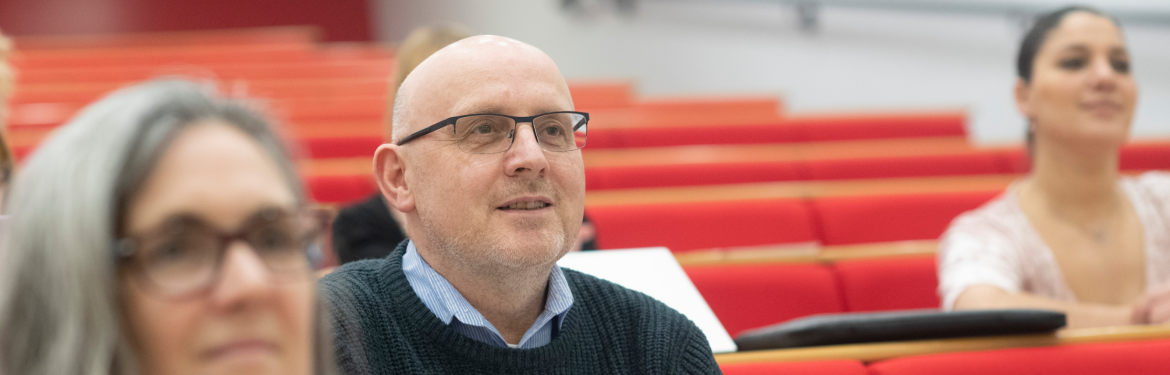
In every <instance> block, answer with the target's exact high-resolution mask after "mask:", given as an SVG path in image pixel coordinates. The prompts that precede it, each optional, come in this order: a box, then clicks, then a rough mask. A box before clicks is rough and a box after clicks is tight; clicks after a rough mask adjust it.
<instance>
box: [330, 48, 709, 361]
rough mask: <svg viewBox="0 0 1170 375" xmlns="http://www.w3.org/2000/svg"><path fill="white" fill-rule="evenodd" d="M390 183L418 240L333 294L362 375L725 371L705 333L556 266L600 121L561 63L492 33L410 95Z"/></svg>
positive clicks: (441, 60) (384, 181)
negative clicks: (577, 102) (579, 108)
mask: <svg viewBox="0 0 1170 375" xmlns="http://www.w3.org/2000/svg"><path fill="white" fill-rule="evenodd" d="M394 114H395V115H394V124H393V127H394V128H393V140H394V142H393V143H390V144H385V145H382V146H381V147H379V148H378V150H377V151H376V152H375V154H374V173H375V176H374V177H375V179H376V180H377V182H378V186H379V188H380V190H381V192H382V195H383V196H384V197H385V198H386V201H387V202H388V203H389V204H390V205H392V206H393V207H394V208H396V209H398V210H399V211H401V212H402V213H403V215H404V223H403V224H404V229H405V230H406V234H407V237H408V238H409V240H407V241H404V242H403V243H401V244H399V245H398V247H397V249H395V250H394V252H392V253H391V254H390V256H388V257H386V258H382V259H376V260H365V261H360V262H355V263H350V264H347V265H345V266H343V267H341V268H339V269H338V270H337V271H335V272H333V273H332V274H330V275H329V276H326V277H325V278H324V279H322V281H321V285H322V290H323V291H324V295H326V296H327V298H328V299H329V306H330V310H331V312H332V316H333V319H334V328H335V331H336V332H335V335H336V339H337V340H336V343H337V353H338V362H339V363H340V365H341V367H342V369H344V370H346V372H348V373H350V374H424V373H426V374H467V373H493V374H518V373H531V374H621V373H628V374H688V373H696V374H698V373H703V374H711V373H719V368H718V366H717V365H716V364H715V360H714V358H713V357H712V355H711V350H710V346H708V344H707V339H706V337H705V336H704V335H703V333H702V332H701V331H699V329H698V328H697V327H696V326H695V325H694V324H693V323H692V322H691V321H690V320H687V318H686V317H684V316H683V315H682V314H679V313H678V312H677V311H674V310H672V309H671V308H669V307H667V306H666V305H663V304H662V303H661V302H658V301H657V300H654V299H653V298H650V297H648V296H646V295H643V294H641V293H638V292H634V291H631V290H628V289H625V288H623V287H621V286H618V285H615V284H612V283H609V282H606V281H604V280H600V279H597V278H595V277H592V276H589V275H585V274H582V273H579V272H576V271H573V270H567V269H561V268H560V267H558V266H557V265H556V262H557V260H559V259H560V258H561V256H563V255H564V254H565V253H566V252H568V251H569V249H570V248H571V247H572V246H573V244H574V242H575V238H576V236H577V233H578V229H579V227H580V225H581V217H582V212H583V210H584V203H585V202H584V201H585V172H584V167H583V162H582V160H581V151H580V147H582V146H583V145H584V143H585V140H586V137H585V136H586V130H587V123H588V118H589V117H588V114H585V113H580V112H573V101H572V98H571V97H570V96H569V89H568V86H567V85H566V84H565V81H564V78H563V77H561V74H560V71H559V70H558V69H557V66H556V64H554V63H553V61H552V59H550V58H549V57H548V56H547V55H545V54H544V53H543V52H541V51H540V50H539V49H537V48H535V47H533V46H530V45H527V44H524V43H522V42H519V41H516V40H512V39H508V38H503V37H497V36H477V37H471V38H467V39H464V40H461V41H459V42H457V43H455V44H452V45H450V46H448V47H446V48H444V49H442V50H440V51H439V52H437V53H435V54H434V55H432V56H431V57H430V58H428V59H426V60H425V61H423V63H422V64H420V65H419V66H418V67H417V68H416V69H415V70H414V71H413V72H412V73H411V74H410V75H409V76H408V77H407V78H406V80H405V81H404V82H403V84H402V87H401V88H400V89H399V91H398V96H397V98H396V101H395V108H394Z"/></svg>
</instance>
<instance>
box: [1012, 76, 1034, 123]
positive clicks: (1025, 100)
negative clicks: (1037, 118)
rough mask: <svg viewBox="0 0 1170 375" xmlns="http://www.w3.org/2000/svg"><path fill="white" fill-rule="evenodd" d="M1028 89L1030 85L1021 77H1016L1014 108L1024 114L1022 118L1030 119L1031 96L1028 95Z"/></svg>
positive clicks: (1029, 89)
mask: <svg viewBox="0 0 1170 375" xmlns="http://www.w3.org/2000/svg"><path fill="white" fill-rule="evenodd" d="M1030 91H1031V87H1029V86H1028V83H1027V82H1024V79H1023V78H1016V87H1015V95H1014V97H1015V99H1016V109H1017V110H1019V111H1020V114H1022V115H1024V118H1026V119H1029V120H1031V119H1032V101H1031V97H1032V96H1031V95H1030V94H1031V93H1030Z"/></svg>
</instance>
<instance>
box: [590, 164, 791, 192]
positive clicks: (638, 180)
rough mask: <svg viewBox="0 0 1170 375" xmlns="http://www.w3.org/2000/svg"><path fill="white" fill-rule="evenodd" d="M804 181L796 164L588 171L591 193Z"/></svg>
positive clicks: (692, 165) (628, 167)
mask: <svg viewBox="0 0 1170 375" xmlns="http://www.w3.org/2000/svg"><path fill="white" fill-rule="evenodd" d="M798 179H801V175H800V173H799V171H798V169H797V166H796V163H793V162H787V161H776V162H757V163H709V164H672V165H639V166H623V167H599V168H588V169H586V170H585V187H586V188H587V189H589V190H604V189H629V188H644V187H665V186H695V185H712V184H739V183H748V182H770V181H789V180H798Z"/></svg>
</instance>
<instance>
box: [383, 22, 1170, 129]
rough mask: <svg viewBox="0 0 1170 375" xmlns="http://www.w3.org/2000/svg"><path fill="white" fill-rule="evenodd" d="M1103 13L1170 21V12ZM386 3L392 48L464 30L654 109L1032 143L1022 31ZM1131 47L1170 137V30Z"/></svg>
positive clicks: (1156, 117)
mask: <svg viewBox="0 0 1170 375" xmlns="http://www.w3.org/2000/svg"><path fill="white" fill-rule="evenodd" d="M935 1H967V2H971V1H982V0H935ZM1095 2H1096V3H1103V4H1100V5H1102V6H1104V7H1105V8H1106V9H1114V10H1130V11H1132V10H1139V11H1140V10H1153V11H1159V12H1170V1H1140V0H1129V1H1124V0H1113V1H1108V2H1106V1H1095ZM372 3H373V5H372V6H373V7H374V8H375V9H374V12H373V14H375V17H377V18H378V19H377V20H376V22H375V25H376V27H377V29H376V31H375V32H376V34H375V35H377V36H378V37H379V38H380V39H381V40H384V41H388V42H394V41H397V40H400V39H402V38H403V37H404V36H405V35H406V34H408V33H409V32H410V30H411V29H413V28H414V27H418V26H421V25H425V24H429V23H434V22H441V21H456V22H459V23H462V24H464V25H466V26H468V27H470V28H471V29H472V30H473V31H474V32H476V33H484V34H497V35H504V36H509V37H513V38H516V39H519V40H521V41H525V42H528V43H530V44H533V45H535V46H537V47H539V48H541V49H543V50H544V51H545V52H547V53H548V54H549V55H550V56H552V58H553V59H554V60H555V61H557V64H558V65H559V66H560V68H561V71H562V72H563V73H564V75H565V76H566V77H568V78H569V79H570V80H588V79H629V80H632V81H633V82H635V83H636V85H637V86H636V87H637V89H638V91H639V93H640V94H641V95H643V96H655V95H722V94H766V95H779V96H782V97H783V99H784V101H785V103H786V105H787V108H786V109H787V110H788V111H789V113H794V114H801V113H822V112H841V111H850V112H857V111H898V110H934V109H964V110H966V111H968V114H969V118H970V123H969V125H968V127H969V132H970V134H971V135H972V137H973V140H974V141H976V142H979V143H1001V142H1017V141H1019V140H1020V139H1022V134H1023V132H1024V130H1023V129H1024V125H1023V120H1022V119H1021V118H1020V116H1019V115H1018V114H1017V113H1016V110H1015V106H1014V104H1013V102H1012V101H1011V96H1010V94H1011V87H1012V84H1013V82H1014V80H1015V78H1014V77H1015V70H1014V60H1015V54H1016V49H1017V46H1018V43H1019V39H1020V38H1021V36H1022V34H1023V32H1024V30H1022V28H1021V26H1020V22H1021V18H1012V17H1008V16H1000V15H973V14H966V15H957V14H947V13H919V12H905V11H889V10H869V9H857V8H845V7H825V8H823V9H822V12H821V18H820V29H819V31H818V32H816V33H815V34H809V33H806V32H802V31H801V30H800V28H799V27H798V26H797V16H796V14H795V12H794V10H793V9H792V8H791V7H788V6H784V5H781V4H780V3H779V2H774V3H773V2H767V1H760V2H743V1H726V0H725V1H684V0H675V1H667V0H641V1H639V5H638V8H637V10H636V12H635V13H634V14H618V13H617V12H615V11H613V10H607V9H604V7H601V8H600V9H595V11H592V12H584V13H582V12H578V13H570V12H566V11H564V10H562V9H561V8H560V1H559V0H426V1H416V0H373V1H372ZM586 3H590V1H586ZM593 3H601V2H599V0H593ZM1017 3H1023V4H1026V5H1032V6H1037V5H1038V6H1052V7H1056V6H1059V5H1061V4H1062V3H1061V2H1056V1H1051V0H1026V1H1025V0H1020V1H1017ZM1088 3H1090V4H1092V3H1094V1H1088ZM1126 34H1127V38H1128V41H1129V47H1130V50H1131V54H1132V56H1133V64H1134V71H1135V75H1136V77H1137V80H1138V83H1139V85H1140V86H1139V87H1140V90H1141V91H1140V94H1139V97H1140V102H1139V104H1138V113H1137V118H1136V120H1135V123H1134V128H1135V129H1134V133H1135V136H1136V137H1141V138H1148V137H1170V25H1164V26H1149V25H1129V26H1127V27H1126Z"/></svg>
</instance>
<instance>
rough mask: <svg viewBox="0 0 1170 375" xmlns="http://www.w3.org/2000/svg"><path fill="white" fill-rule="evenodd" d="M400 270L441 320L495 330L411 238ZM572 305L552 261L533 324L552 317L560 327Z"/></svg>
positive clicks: (561, 273) (567, 286)
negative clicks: (543, 298) (432, 264)
mask: <svg viewBox="0 0 1170 375" xmlns="http://www.w3.org/2000/svg"><path fill="white" fill-rule="evenodd" d="M402 271H403V273H405V274H406V281H407V282H408V283H410V287H411V289H414V293H415V294H416V295H418V296H419V299H421V300H422V301H423V304H424V305H426V306H427V309H429V310H431V312H432V313H434V314H435V316H437V317H438V318H439V319H440V320H442V321H443V323H444V324H451V320H452V319H453V318H458V320H459V322H461V323H464V324H470V325H476V326H482V327H491V329H492V330H493V331H495V330H496V329H495V327H492V326H491V323H490V322H488V321H487V319H486V318H484V317H483V315H482V314H480V313H479V311H478V310H476V309H475V307H473V306H471V303H470V302H467V299H466V298H463V295H462V294H460V293H459V291H458V290H456V289H455V286H453V285H451V283H450V282H448V281H447V279H446V278H444V277H443V275H440V274H439V273H438V272H436V271H435V270H434V269H433V268H431V266H430V264H427V262H426V260H424V259H423V258H422V256H420V255H419V254H418V249H417V248H416V247H415V246H414V241H409V242H407V245H406V253H405V254H404V255H403V256H402ZM572 306H573V292H572V291H571V290H570V289H569V282H568V280H567V279H565V273H564V271H562V270H561V267H560V266H557V265H554V266H553V268H552V272H550V273H549V288H548V294H547V295H546V297H545V302H544V311H543V312H541V314H540V316H538V317H537V320H536V322H535V324H534V326H539V325H541V324H544V323H545V322H547V321H548V320H550V319H553V318H556V327H557V329H560V328H561V326H562V325H563V324H564V321H565V315H567V314H568V313H569V308H571V307H572ZM530 333H531V330H530ZM525 336H526V337H527V336H528V335H527V334H526V335H525Z"/></svg>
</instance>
